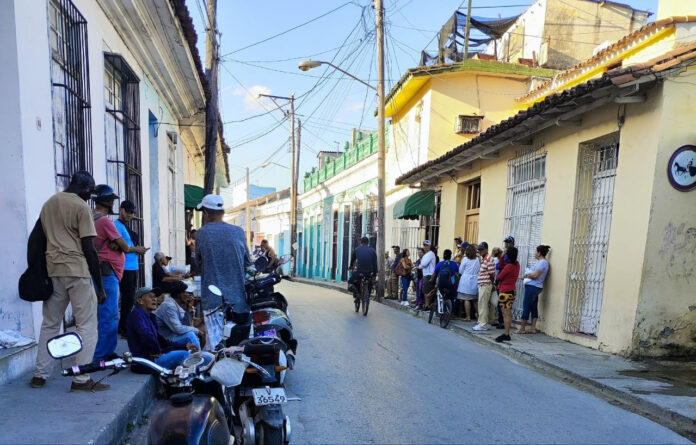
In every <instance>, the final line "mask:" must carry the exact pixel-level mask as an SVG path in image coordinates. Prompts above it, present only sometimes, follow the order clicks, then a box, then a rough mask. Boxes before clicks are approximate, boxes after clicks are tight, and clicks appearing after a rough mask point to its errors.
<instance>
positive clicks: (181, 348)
mask: <svg viewBox="0 0 696 445" xmlns="http://www.w3.org/2000/svg"><path fill="white" fill-rule="evenodd" d="M161 294H162V289H159V288H157V287H155V288H152V287H141V288H140V289H138V290H137V291H135V306H134V307H133V310H132V311H131V313H130V314H129V315H128V320H127V321H126V335H127V337H128V349H129V350H130V352H131V353H132V354H133V356H134V357H140V358H145V359H148V360H152V361H153V362H155V363H157V364H158V365H160V366H162V367H164V368H167V369H174V368H176V367H177V366H179V365H180V364H181V363H182V362H183V361H184V360H186V358H187V357H188V356H189V353H190V352H195V351H197V350H198V349H197V348H196V345H194V344H192V343H187V344H185V345H181V344H176V343H171V342H168V341H166V340H164V339H163V338H162V337H161V336H159V332H158V331H157V322H156V318H155V315H154V314H153V312H154V311H155V310H156V309H157V297H159V296H160V295H161ZM132 369H133V370H134V371H136V372H148V371H146V370H144V369H143V368H142V367H137V366H133V368H132Z"/></svg>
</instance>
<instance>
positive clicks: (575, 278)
mask: <svg viewBox="0 0 696 445" xmlns="http://www.w3.org/2000/svg"><path fill="white" fill-rule="evenodd" d="M618 159H619V134H618V133H614V134H611V135H609V136H607V137H605V138H602V139H599V140H597V141H593V142H588V143H584V144H581V145H580V152H579V160H578V175H577V179H576V186H575V209H574V212H573V234H572V239H571V250H570V252H571V254H570V264H569V271H568V275H569V276H568V290H567V297H566V298H567V299H566V316H565V324H564V330H565V331H567V332H573V333H582V334H587V335H592V336H596V335H597V332H598V331H599V322H600V315H601V311H602V299H603V294H604V278H605V274H606V266H607V253H608V248H609V234H610V230H611V220H612V209H613V206H614V182H615V179H616V169H617V166H618Z"/></svg>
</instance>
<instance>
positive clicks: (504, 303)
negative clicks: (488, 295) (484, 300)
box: [498, 290, 515, 309]
mask: <svg viewBox="0 0 696 445" xmlns="http://www.w3.org/2000/svg"><path fill="white" fill-rule="evenodd" d="M514 303H515V291H514V290H513V291H510V292H498V305H499V306H500V307H501V308H503V309H512V305H513V304H514Z"/></svg>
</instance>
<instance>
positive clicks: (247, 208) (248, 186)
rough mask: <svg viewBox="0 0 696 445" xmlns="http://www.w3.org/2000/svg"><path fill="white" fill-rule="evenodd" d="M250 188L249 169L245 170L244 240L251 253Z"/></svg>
mask: <svg viewBox="0 0 696 445" xmlns="http://www.w3.org/2000/svg"><path fill="white" fill-rule="evenodd" d="M250 188H251V186H250V182H249V167H247V168H246V238H247V249H249V252H251V199H249V197H250V196H251V193H250V192H249V189H250Z"/></svg>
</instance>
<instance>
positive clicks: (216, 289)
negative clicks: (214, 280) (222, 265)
mask: <svg viewBox="0 0 696 445" xmlns="http://www.w3.org/2000/svg"><path fill="white" fill-rule="evenodd" d="M208 290H209V291H210V292H212V293H214V294H215V295H217V296H218V297H222V291H221V290H220V288H219V287H217V286H215V285H214V284H211V285H210V286H208Z"/></svg>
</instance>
